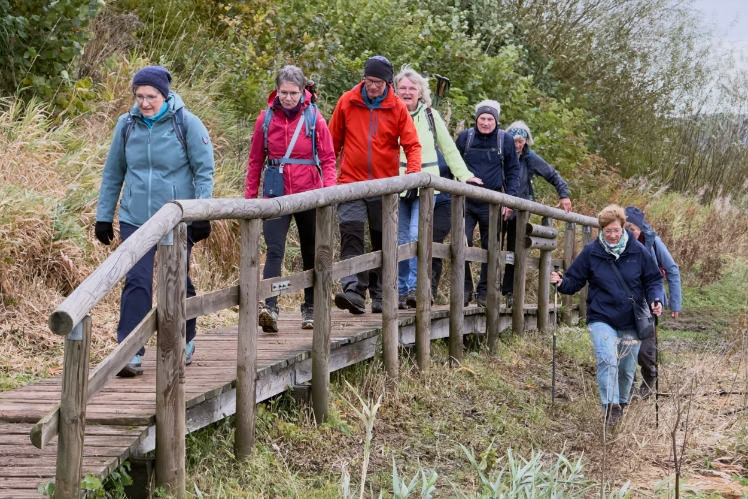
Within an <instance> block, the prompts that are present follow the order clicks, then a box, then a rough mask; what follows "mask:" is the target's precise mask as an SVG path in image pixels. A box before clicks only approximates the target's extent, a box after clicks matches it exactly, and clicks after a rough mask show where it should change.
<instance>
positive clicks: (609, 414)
mask: <svg viewBox="0 0 748 499" xmlns="http://www.w3.org/2000/svg"><path fill="white" fill-rule="evenodd" d="M622 417H623V409H622V408H621V406H620V405H618V404H608V405H607V406H606V411H605V425H606V426H607V427H608V428H613V427H614V426H615V425H617V424H618V423H619V422H620V421H621V418H622Z"/></svg>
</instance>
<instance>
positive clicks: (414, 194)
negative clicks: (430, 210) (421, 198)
mask: <svg viewBox="0 0 748 499" xmlns="http://www.w3.org/2000/svg"><path fill="white" fill-rule="evenodd" d="M402 199H403V201H405V203H406V204H408V205H411V204H413V201H415V200H416V199H418V187H416V188H415V189H408V190H407V191H405V196H402Z"/></svg>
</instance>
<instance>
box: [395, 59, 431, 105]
mask: <svg viewBox="0 0 748 499" xmlns="http://www.w3.org/2000/svg"><path fill="white" fill-rule="evenodd" d="M403 78H407V79H409V80H410V81H412V82H413V83H414V84H415V86H416V87H417V88H418V100H420V101H421V102H423V103H424V104H426V105H427V106H430V105H431V89H430V88H429V80H428V78H424V77H423V76H421V75H420V74H418V73H417V72H416V71H415V70H414V69H413V68H411V67H410V65H409V64H406V65H404V66H403V67H402V68H400V72H399V73H397V75H395V88H397V87H398V86H399V85H400V82H401V81H402V80H403Z"/></svg>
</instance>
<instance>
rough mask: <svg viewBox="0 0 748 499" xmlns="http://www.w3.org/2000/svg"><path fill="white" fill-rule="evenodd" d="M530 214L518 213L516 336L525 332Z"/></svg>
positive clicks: (514, 321) (515, 268)
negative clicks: (527, 245)
mask: <svg viewBox="0 0 748 499" xmlns="http://www.w3.org/2000/svg"><path fill="white" fill-rule="evenodd" d="M529 219H530V212H529V211H525V210H519V211H517V219H516V220H515V222H516V223H517V238H516V239H515V244H514V293H513V294H514V305H512V330H513V331H514V334H522V333H523V332H524V330H525V282H526V280H527V261H526V257H527V250H526V249H525V244H524V241H525V235H526V233H527V221H528V220H529Z"/></svg>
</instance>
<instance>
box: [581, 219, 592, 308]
mask: <svg viewBox="0 0 748 499" xmlns="http://www.w3.org/2000/svg"><path fill="white" fill-rule="evenodd" d="M591 235H592V227H590V226H589V225H583V226H582V248H584V247H585V246H587V243H589V242H590V237H591ZM587 291H588V288H587V285H586V284H585V285H584V287H583V288H582V289H580V290H579V318H580V319H584V320H585V321H586V320H587Z"/></svg>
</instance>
